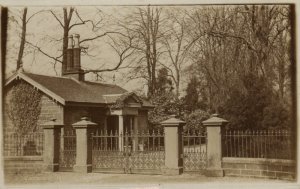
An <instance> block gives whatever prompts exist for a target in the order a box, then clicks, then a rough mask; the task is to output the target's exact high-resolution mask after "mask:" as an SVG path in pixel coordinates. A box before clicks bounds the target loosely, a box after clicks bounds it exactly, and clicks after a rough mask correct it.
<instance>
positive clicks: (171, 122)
mask: <svg viewBox="0 0 300 189" xmlns="http://www.w3.org/2000/svg"><path fill="white" fill-rule="evenodd" d="M184 123H185V122H184V121H181V120H179V119H176V118H175V116H174V115H173V116H172V117H171V118H170V119H168V120H166V121H163V122H161V125H163V126H164V132H165V167H164V170H163V172H164V174H165V175H179V174H182V172H183V149H182V148H183V147H182V126H183V124H184Z"/></svg>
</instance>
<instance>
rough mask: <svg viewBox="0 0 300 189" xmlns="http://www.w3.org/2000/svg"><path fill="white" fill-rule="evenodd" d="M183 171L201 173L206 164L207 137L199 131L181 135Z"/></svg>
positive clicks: (186, 132)
mask: <svg viewBox="0 0 300 189" xmlns="http://www.w3.org/2000/svg"><path fill="white" fill-rule="evenodd" d="M182 138H183V140H182V146H183V170H184V171H202V170H204V169H205V168H206V163H207V155H206V152H207V145H206V144H207V142H206V140H207V135H206V132H204V131H201V130H192V131H190V130H188V131H185V132H183V133H182Z"/></svg>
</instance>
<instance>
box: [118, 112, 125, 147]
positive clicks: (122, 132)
mask: <svg viewBox="0 0 300 189" xmlns="http://www.w3.org/2000/svg"><path fill="white" fill-rule="evenodd" d="M118 133H119V150H120V151H123V146H124V145H123V136H124V134H125V133H124V122H123V115H119V132H118Z"/></svg>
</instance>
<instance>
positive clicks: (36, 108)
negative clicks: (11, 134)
mask: <svg viewBox="0 0 300 189" xmlns="http://www.w3.org/2000/svg"><path fill="white" fill-rule="evenodd" d="M41 99H42V94H41V93H40V92H39V91H38V90H36V89H35V88H34V87H33V86H31V85H30V84H28V83H26V82H25V81H22V80H21V81H20V82H19V83H18V84H16V85H15V86H13V88H12V92H11V97H10V100H9V104H8V116H9V118H10V119H11V121H12V123H13V125H14V129H15V131H16V132H17V133H19V134H26V133H28V132H35V131H36V130H37V122H38V119H39V115H40V113H41Z"/></svg>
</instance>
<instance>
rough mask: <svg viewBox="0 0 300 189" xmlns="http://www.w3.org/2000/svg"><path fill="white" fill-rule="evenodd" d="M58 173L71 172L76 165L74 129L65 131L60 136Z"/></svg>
mask: <svg viewBox="0 0 300 189" xmlns="http://www.w3.org/2000/svg"><path fill="white" fill-rule="evenodd" d="M60 145H61V148H60V155H59V169H60V171H71V170H73V166H74V165H75V163H76V132H75V129H65V130H64V131H63V133H61V135H60Z"/></svg>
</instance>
